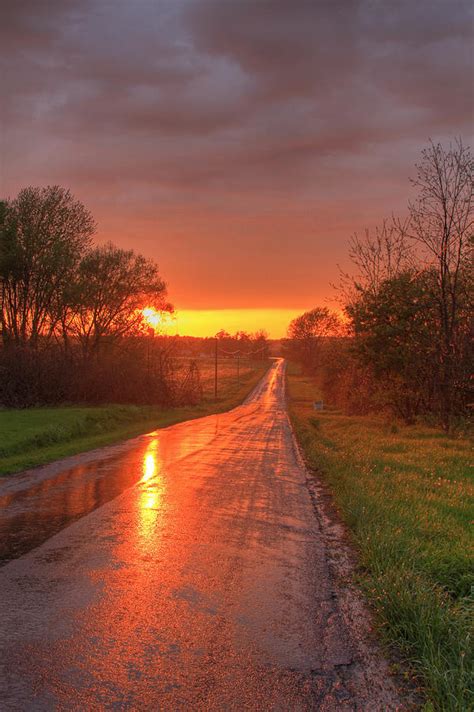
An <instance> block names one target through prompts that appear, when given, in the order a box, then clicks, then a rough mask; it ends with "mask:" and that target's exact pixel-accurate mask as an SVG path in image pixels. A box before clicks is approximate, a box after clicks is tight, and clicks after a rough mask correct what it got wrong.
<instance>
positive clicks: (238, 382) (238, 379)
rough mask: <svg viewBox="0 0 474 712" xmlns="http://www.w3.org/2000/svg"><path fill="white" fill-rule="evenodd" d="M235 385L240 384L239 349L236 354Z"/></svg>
mask: <svg viewBox="0 0 474 712" xmlns="http://www.w3.org/2000/svg"><path fill="white" fill-rule="evenodd" d="M237 385H238V386H240V351H239V352H238V354H237Z"/></svg>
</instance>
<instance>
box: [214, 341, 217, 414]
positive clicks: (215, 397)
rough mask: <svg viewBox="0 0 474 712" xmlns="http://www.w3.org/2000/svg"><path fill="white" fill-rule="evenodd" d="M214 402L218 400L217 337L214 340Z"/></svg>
mask: <svg viewBox="0 0 474 712" xmlns="http://www.w3.org/2000/svg"><path fill="white" fill-rule="evenodd" d="M214 347H215V348H214V400H217V336H216V337H215V338H214Z"/></svg>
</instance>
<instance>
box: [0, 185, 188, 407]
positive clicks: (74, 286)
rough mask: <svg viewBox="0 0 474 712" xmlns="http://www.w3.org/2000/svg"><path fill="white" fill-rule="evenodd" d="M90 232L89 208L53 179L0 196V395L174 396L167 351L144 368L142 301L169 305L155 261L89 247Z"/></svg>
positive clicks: (2, 399) (26, 399)
mask: <svg viewBox="0 0 474 712" xmlns="http://www.w3.org/2000/svg"><path fill="white" fill-rule="evenodd" d="M94 232H95V223H94V220H93V218H92V216H91V214H90V213H89V211H88V210H86V208H85V207H84V206H83V205H82V204H81V203H80V202H79V201H77V200H75V199H74V198H73V196H72V195H71V193H70V192H69V191H67V190H65V189H64V188H61V187H59V186H48V187H47V188H32V187H30V188H25V189H24V190H22V191H20V193H19V194H18V196H17V197H16V198H14V199H13V200H7V201H2V202H1V203H0V320H1V321H0V327H1V345H2V346H1V349H0V404H2V405H4V406H29V405H35V404H55V403H60V402H65V401H66V402H68V401H69V402H91V403H103V402H112V401H113V402H144V403H146V402H153V403H169V402H173V400H176V398H177V397H178V394H177V391H179V388H178V387H177V385H176V383H175V379H174V378H173V377H172V376H173V368H172V364H171V363H170V362H169V360H168V359H166V357H165V356H166V355H165V354H163V358H161V359H159V360H158V361H157V362H158V363H159V364H160V370H159V371H158V372H155V373H154V374H151V372H150V368H149V367H148V362H149V346H147V344H149V339H148V337H147V332H146V325H145V324H144V322H143V314H142V308H143V306H145V305H153V307H154V308H155V309H156V310H157V311H160V310H161V311H169V310H171V306H170V305H169V304H168V302H167V301H166V286H165V283H164V282H163V280H162V278H161V277H160V274H159V272H158V267H157V265H156V264H155V262H153V261H152V260H149V259H146V258H145V257H142V256H141V255H137V254H135V252H134V251H133V250H123V249H119V248H118V247H116V246H114V245H113V244H111V243H109V244H106V245H103V246H93V245H92V236H93V234H94ZM152 376H153V377H152Z"/></svg>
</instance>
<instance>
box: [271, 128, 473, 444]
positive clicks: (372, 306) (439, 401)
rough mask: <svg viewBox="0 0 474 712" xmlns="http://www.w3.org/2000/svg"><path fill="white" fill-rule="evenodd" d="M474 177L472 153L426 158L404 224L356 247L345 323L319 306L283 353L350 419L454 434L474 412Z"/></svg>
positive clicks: (292, 330) (432, 147) (343, 292)
mask: <svg viewBox="0 0 474 712" xmlns="http://www.w3.org/2000/svg"><path fill="white" fill-rule="evenodd" d="M473 173H474V161H473V158H472V154H471V151H470V148H469V147H467V146H465V145H463V143H462V141H461V140H456V141H455V142H454V143H453V144H452V145H450V146H449V148H448V149H444V148H443V146H442V145H440V144H435V143H430V144H429V146H428V147H427V148H426V149H425V150H423V152H422V156H421V161H420V163H419V165H417V167H416V177H415V178H414V179H413V180H412V185H413V187H414V188H415V189H416V197H415V199H414V200H412V201H411V202H410V203H409V205H408V214H407V216H406V218H404V219H400V218H397V217H394V216H392V217H391V218H390V219H389V220H385V221H384V222H383V223H382V225H381V226H380V227H378V228H376V229H375V230H374V231H369V230H367V231H366V232H365V234H364V235H363V236H359V235H354V236H353V237H352V238H351V240H350V257H351V261H352V264H353V267H354V270H353V272H352V273H351V272H349V273H341V283H340V285H339V287H338V291H339V298H340V301H341V307H342V315H337V314H335V313H331V312H330V311H329V310H328V309H326V308H321V307H317V308H315V309H313V310H311V311H309V312H306V313H305V314H302V315H301V316H299V317H297V318H296V319H295V320H293V322H292V323H291V324H290V327H289V330H288V339H287V340H286V342H285V349H286V351H287V353H288V355H289V356H290V358H293V359H294V360H296V361H298V362H299V363H300V364H301V366H302V367H303V368H304V369H305V370H307V371H311V372H312V373H314V374H316V375H317V377H318V379H319V381H320V384H321V387H322V390H323V392H324V393H325V396H326V398H327V399H329V400H330V401H331V402H333V403H334V404H336V405H339V406H342V407H344V408H346V409H347V410H349V411H357V412H369V411H371V410H387V411H391V412H393V413H394V414H395V415H397V416H399V417H401V418H403V419H404V420H405V421H406V422H413V421H414V420H415V419H416V418H417V417H419V416H425V417H429V418H431V419H432V420H435V421H436V422H439V423H440V424H441V425H442V426H443V428H444V429H445V430H447V431H448V430H450V429H451V428H452V427H453V425H454V424H455V423H456V422H457V421H458V420H459V419H460V418H464V417H465V416H467V415H468V414H469V409H470V407H472V390H471V389H472V380H471V379H472V371H473V368H472V367H473V349H472V326H473V322H472V314H473V311H472V307H473V271H472V257H473V225H474V222H473V219H474V210H473Z"/></svg>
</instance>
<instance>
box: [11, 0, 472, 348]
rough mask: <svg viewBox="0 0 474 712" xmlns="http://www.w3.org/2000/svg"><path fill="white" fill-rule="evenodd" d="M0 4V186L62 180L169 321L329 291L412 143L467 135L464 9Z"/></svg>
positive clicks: (458, 5) (337, 2)
mask: <svg viewBox="0 0 474 712" xmlns="http://www.w3.org/2000/svg"><path fill="white" fill-rule="evenodd" d="M0 5H1V10H2V13H1V14H2V21H1V23H0V55H1V62H2V67H1V75H0V81H1V97H2V100H1V106H0V114H1V115H0V120H1V130H0V195H3V196H13V195H14V194H15V193H16V192H17V191H18V189H20V188H21V187H23V186H25V185H29V184H34V185H46V184H53V183H60V184H61V185H64V186H67V187H69V188H70V189H71V190H72V192H73V193H74V194H75V195H76V197H78V198H79V199H81V200H82V201H83V202H84V203H85V204H86V205H87V206H88V207H89V208H90V209H91V210H92V212H93V214H94V215H95V217H96V219H97V221H98V224H99V230H98V234H97V240H98V241H105V240H108V239H111V240H113V241H114V242H115V243H117V244H119V245H120V246H127V247H134V248H135V249H136V250H138V251H140V252H143V253H144V254H146V255H147V256H150V257H154V258H156V260H157V261H158V263H159V264H160V267H161V271H162V273H163V276H164V278H165V279H166V281H167V282H168V284H169V292H170V298H171V300H172V301H174V303H175V304H176V306H177V307H178V309H182V310H184V311H185V312H189V310H194V309H202V310H215V309H226V310H229V309H233V310H241V309H249V308H254V309H259V312H258V314H259V315H260V316H259V319H260V320H262V319H263V321H265V318H264V316H262V314H264V312H262V310H263V309H268V308H273V309H279V310H280V309H281V310H295V311H301V310H302V309H305V308H309V307H312V306H315V305H317V304H324V303H325V300H326V299H328V298H329V299H333V298H334V295H333V290H332V289H331V287H330V283H331V282H335V281H337V264H338V263H339V264H342V265H345V264H347V258H346V253H347V240H348V238H349V236H350V234H351V233H353V232H354V231H361V230H363V229H364V228H365V227H366V226H373V225H374V224H376V223H378V222H380V221H381V220H382V218H383V217H384V216H386V215H389V214H390V213H391V212H392V211H395V212H398V213H400V212H403V211H404V209H405V205H406V202H407V198H408V197H409V194H410V186H409V182H408V177H409V176H410V175H413V164H414V163H415V162H416V160H417V159H418V156H419V152H420V149H421V148H422V147H423V146H424V145H425V144H426V142H427V140H428V138H429V137H431V138H433V139H434V140H442V141H443V142H448V141H449V139H450V138H452V137H453V136H457V135H461V136H463V138H464V139H465V141H466V142H467V143H471V144H472V141H471V138H472V118H473V93H472V80H473V72H472V69H473V64H472V32H473V25H472V22H473V20H472V12H471V10H470V9H471V8H472V3H471V2H470V0H466V1H464V0H417V2H413V0H406V1H405V0H380V1H377V0H252V1H250V0H0ZM289 313H290V312H289V311H285V312H284V314H285V319H287V316H288V314H289ZM255 314H256V312H255ZM191 316H192V315H191ZM188 317H189V313H188ZM272 318H275V314H274V315H273V317H272ZM191 321H192V319H191ZM277 321H278V319H277ZM187 323H189V319H188V322H187ZM275 323H276V322H275ZM272 324H273V322H272ZM258 325H261V326H262V327H265V325H266V324H265V323H259V324H258ZM221 326H223V327H224V328H225V324H221ZM256 326H257V324H256V323H254V322H253V321H252V324H251V323H250V321H249V320H248V319H247V321H246V319H245V318H244V316H242V327H243V328H246V327H250V328H254V327H255V328H256ZM284 326H285V325H284V324H282V327H281V330H284ZM212 328H214V325H213V326H212ZM271 328H272V332H273V334H275V335H277V333H278V332H279V331H280V330H279V328H278V327H277V326H273V325H272V327H271ZM191 330H192V329H191Z"/></svg>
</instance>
